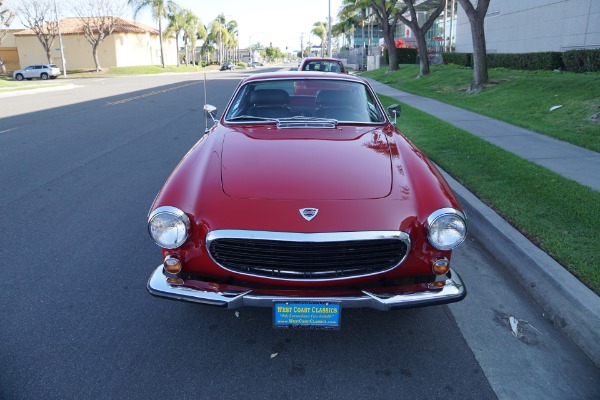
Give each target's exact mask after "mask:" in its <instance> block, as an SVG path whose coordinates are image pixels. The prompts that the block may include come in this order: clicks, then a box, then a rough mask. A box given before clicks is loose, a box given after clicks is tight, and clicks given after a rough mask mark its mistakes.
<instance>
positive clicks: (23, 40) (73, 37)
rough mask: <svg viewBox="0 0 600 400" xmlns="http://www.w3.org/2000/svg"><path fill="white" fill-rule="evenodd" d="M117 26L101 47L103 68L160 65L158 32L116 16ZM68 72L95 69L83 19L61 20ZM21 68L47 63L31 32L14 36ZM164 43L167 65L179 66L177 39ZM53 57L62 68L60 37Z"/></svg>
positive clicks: (21, 32) (27, 30) (99, 48)
mask: <svg viewBox="0 0 600 400" xmlns="http://www.w3.org/2000/svg"><path fill="white" fill-rule="evenodd" d="M115 19H116V21H117V24H116V28H115V30H114V31H113V33H112V34H111V35H110V36H108V37H107V38H106V39H104V40H103V41H102V43H100V45H99V46H98V58H99V60H100V64H101V66H102V67H103V68H106V67H129V66H139V65H160V64H161V61H160V42H159V33H158V29H155V28H152V27H150V26H148V25H145V24H142V23H140V22H137V21H132V20H128V19H125V18H119V17H115ZM59 23H60V32H61V35H62V42H63V50H64V54H65V60H66V67H67V69H94V68H95V63H94V57H93V52H92V45H91V44H90V43H89V42H88V41H87V39H86V38H85V35H84V24H83V22H82V21H81V19H80V18H77V17H71V18H63V19H61V20H59ZM14 38H15V42H16V48H17V52H18V56H19V63H20V65H21V67H24V66H27V65H30V64H37V63H44V62H47V59H46V52H45V51H44V48H43V47H42V45H41V44H40V42H39V41H38V39H37V37H36V35H35V33H34V32H33V31H32V30H31V29H26V30H22V31H19V32H16V33H14ZM163 42H164V56H165V64H167V65H174V64H177V58H176V57H177V48H176V44H175V37H171V38H168V39H166V40H164V41H163ZM52 47H53V48H52V51H51V56H52V58H53V62H54V63H55V64H56V65H59V66H60V65H61V63H62V61H61V54H60V45H59V41H58V37H56V39H55V40H54V45H53V46H52Z"/></svg>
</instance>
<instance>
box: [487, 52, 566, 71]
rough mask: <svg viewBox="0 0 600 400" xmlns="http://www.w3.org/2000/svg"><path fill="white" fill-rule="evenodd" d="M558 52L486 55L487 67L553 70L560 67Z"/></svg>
mask: <svg viewBox="0 0 600 400" xmlns="http://www.w3.org/2000/svg"><path fill="white" fill-rule="evenodd" d="M561 54H562V53H559V52H553V51H547V52H539V53H497V54H488V55H487V60H488V67H490V68H510V69H521V70H530V71H535V70H540V69H545V70H554V69H558V68H561V67H562V58H561Z"/></svg>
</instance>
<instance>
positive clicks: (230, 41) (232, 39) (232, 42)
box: [227, 20, 238, 59]
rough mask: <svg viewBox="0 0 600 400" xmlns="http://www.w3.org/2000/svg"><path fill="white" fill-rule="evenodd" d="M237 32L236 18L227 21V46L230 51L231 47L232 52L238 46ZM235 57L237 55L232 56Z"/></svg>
mask: <svg viewBox="0 0 600 400" xmlns="http://www.w3.org/2000/svg"><path fill="white" fill-rule="evenodd" d="M237 33H238V23H237V21H236V20H231V21H229V22H228V23H227V46H228V47H229V50H230V53H231V52H232V51H231V50H232V49H233V54H235V53H236V52H235V50H236V49H237V47H238V39H237ZM233 58H235V59H237V57H233Z"/></svg>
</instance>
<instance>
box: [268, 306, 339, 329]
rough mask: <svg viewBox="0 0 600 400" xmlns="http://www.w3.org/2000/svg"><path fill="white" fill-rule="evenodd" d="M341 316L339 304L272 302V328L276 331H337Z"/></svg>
mask: <svg viewBox="0 0 600 400" xmlns="http://www.w3.org/2000/svg"><path fill="white" fill-rule="evenodd" d="M341 316H342V306H341V304H340V303H339V302H325V301H274V302H273V327H274V328H277V329H315V330H338V329H340V325H341Z"/></svg>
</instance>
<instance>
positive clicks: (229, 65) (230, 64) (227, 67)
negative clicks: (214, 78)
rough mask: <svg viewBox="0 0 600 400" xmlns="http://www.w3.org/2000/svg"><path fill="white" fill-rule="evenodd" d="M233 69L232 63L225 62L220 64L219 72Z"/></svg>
mask: <svg viewBox="0 0 600 400" xmlns="http://www.w3.org/2000/svg"><path fill="white" fill-rule="evenodd" d="M234 68H235V64H234V63H232V62H231V61H225V62H224V63H223V64H221V69H220V71H225V70H228V69H229V70H233V69H234Z"/></svg>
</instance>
